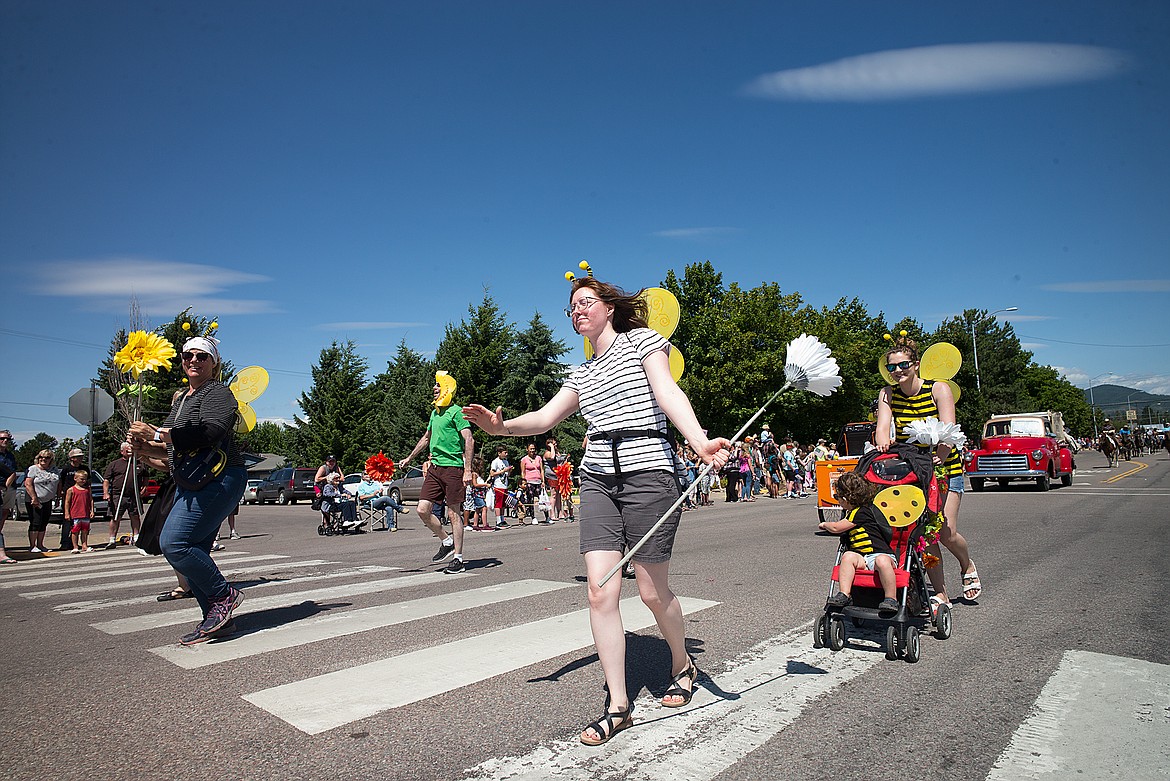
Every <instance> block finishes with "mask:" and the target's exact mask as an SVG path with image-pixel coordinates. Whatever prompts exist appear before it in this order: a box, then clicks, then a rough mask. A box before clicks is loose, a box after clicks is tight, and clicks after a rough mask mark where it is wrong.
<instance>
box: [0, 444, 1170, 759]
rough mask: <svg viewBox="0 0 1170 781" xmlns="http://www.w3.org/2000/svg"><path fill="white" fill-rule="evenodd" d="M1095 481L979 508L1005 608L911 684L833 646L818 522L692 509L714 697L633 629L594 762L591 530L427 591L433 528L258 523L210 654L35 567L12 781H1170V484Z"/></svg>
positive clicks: (185, 618)
mask: <svg viewBox="0 0 1170 781" xmlns="http://www.w3.org/2000/svg"><path fill="white" fill-rule="evenodd" d="M1079 462H1080V463H1079V465H1080V467H1081V470H1080V472H1079V473H1078V474H1077V476H1076V479H1075V482H1074V485H1073V486H1072V487H1069V488H1059V489H1054V490H1052V491H1050V492H1048V493H1039V492H1037V491H1035V490H1034V489H1032V488H1031V487H1030V486H1025V485H1019V486H1011V487H1009V488H1007V489H1004V490H1000V489H997V488H995V487H990V488H989V489H988V490H987V491H986V492H984V493H981V494H971V493H968V494H967V495H966V497H965V498H964V500H963V505H962V511H961V514H960V518H959V527H960V529H961V531H962V532H963V533H964V534H966V535H967V537H968V540H969V541H970V543H971V548H972V553H973V556H974V558H975V561H976V562H977V563H978V566H979V571H980V574H981V575H982V578H983V582H984V586H985V588H986V593H985V594H984V595H983V597H981V598H980V599H979V601H978V604H973V603H962V602H958V603H957V604H956V607H955V610H954V634H953V636H952V637H951V638H950V639H949V640H945V641H944V640H939V639H936V638H934V637H931V636H925V637H923V639H922V659H921V661H920V662H918V663H917V664H908V663H907V662H905V661H901V660H899V661H887V660H886V659H885V657H884V654H883V651H882V649H881V647H880V645H879V643H880V641H881V640H882V639H883V638H884V634H880V633H879V632H877V631H874V630H872V629H870V628H868V627H861V628H854V627H852V626H850V627H848V629H849V636H850V641H849V645H848V646H847V647H846V648H845V649H844V650H842V651H840V652H837V653H833V652H831V651H829V650H828V649H820V650H815V649H813V648H812V643H811V622H812V620H813V619H814V618H815V617H816V616H817V615H818V614H819V613H820V611H821V609H822V605H823V603H824V597H825V593H826V589H827V586H828V576H829V571H830V569H831V566H832V559H833V554H834V551H835V545H836V542H835V540H834V539H832V538H827V537H821V536H817V535H815V534H814V533H813V532H814V531H815V522H816V509H815V501H814V500H812V499H806V500H797V501H786V500H769V499H766V498H760V499H759V500H758V501H756V502H754V503H750V504H730V505H725V504H723V503H722V502H719V503H718V504H717V505H716V506H714V507H709V508H704V509H701V510H698V511H694V512H690V513H687V514H686V515H685V516H684V521H683V528H682V530H681V532H680V535H679V541H678V544H677V545H676V548H675V556H674V561H673V566H672V569H673V571H672V584H673V586H674V588H675V590H676V591H677V593H678V594H679V596H680V597H682V598H684V599H686V600H693V601H691V602H688V604H689V605H691V609H690V610H689V614H688V615H689V617H688V624H687V635H688V643H689V645H690V647H691V650H692V653H693V655H694V658H695V660H696V663H697V664H698V666H699V667H700V669H701V670H702V671H703V673H704V675H703V676H702V678H701V686H700V691H699V692H698V693H697V694H696V697H695V700H694V702H693V703H692V704H691V706H690V707H689V708H686V709H682V710H680V711H675V710H667V709H664V708H661V707H659V706H657V705H656V704H655V703H656V696H661V692H662V691H663V690H664V689H665V688H666V685H667V678H668V674H669V673H668V670H667V667H668V665H669V656H668V654H667V652H666V647H665V644H664V643H663V642H662V641H661V640H660V639H659V638H658V636H657V633H656V630H655V629H654V628H653V627H651V628H647V629H639V630H638V631H636V632H632V633H630V634H629V656H630V664H629V668H628V676H629V679H630V684H631V687H632V690H635V691H638V692H639V697H640V699H639V700H638V703H637V710H636V711H635V719H636V722H637V724H636V726H635V728H634V729H631V730H628V731H626V732H624V733H622V734H620V735H619V736H617V737H616V738H615V739H614V740H613V741H611V742H610V743H609V744H607V745H606V746H604V747H602V748H600V749H597V748H593V749H590V748H586V747H584V746H581V745H580V744H579V743H577V741H576V735H577V734H578V733H579V732H580V730H581V729H582V728H583V727H584V726H585V725H586V724H587V723H588V722H590V721H592V720H593V719H594V718H596V717H597V716H598V715H599V713H600V712H601V711H600V709H601V707H602V700H603V694H602V692H601V672H600V668H599V665H598V664H597V659H596V656H595V654H594V651H593V649H592V647H591V646H590V645H589V643H588V640H587V639H586V640H585V641H579V638H580V636H581V632H582V631H584V632H585V633H586V637H587V625H585V624H584V623H583V620H582V618H581V616H580V615H579V612H580V611H583V610H584V609H585V608H586V598H585V590H584V586H583V583H582V577H581V574H582V572H583V567H582V563H581V557H580V555H579V553H578V552H577V551H578V548H577V527H576V526H575V525H574V524H566V523H560V524H556V525H553V526H548V527H546V526H541V527H524V528H513V529H509V530H506V531H501V532H495V533H468V535H467V543H466V553H467V556H468V570H467V572H466V573H464V574H462V575H452V576H441V575H439V576H432V575H429V574H428V573H433V572H434V571H435V570H436V569H438V568H436V567H434V566H432V565H431V564H430V557H431V554H432V553H433V552H434V549H435V541H434V539H433V538H431V537H430V535H429V534H428V533H427V532H426V531H425V530H424V529H423V528H422V525H421V523H420V522H419V521H418V519H417V517H416V516H415V515H414V514H411V515H409V516H405V517H404V518H403V519H402V520H401V523H400V526H401V531H399V532H397V533H393V534H392V533H389V532H374V533H370V534H365V535H357V536H346V537H330V538H324V537H319V536H318V535H317V533H316V524H317V520H316V513H313V512H312V511H311V510H310V509H309V508H308V507H307V506H306V505H304V504H300V505H296V506H289V507H275V506H263V507H246V508H244V509H243V510H242V512H241V514H240V517H239V529H240V531H241V533H242V534H243V535H244V539H242V540H239V541H230V542H228V543H227V545H228V550H227V551H226V552H225V553H224V554H217V555H218V556H219V561H220V562H221V566H222V568H223V569H224V571H225V573H227V574H228V575H229V577H230V578H232V579H233V580H235V581H237V582H242V583H243V584H244V585H245V593H246V595H247V599H246V600H245V602H244V604H243V607H242V608H241V610H240V613H239V614H238V618H237V624H238V625H239V627H240V632H239V633H238V634H237V635H236V637H235V638H233V639H231V640H228V641H225V642H220V643H212V644H206V645H202V646H198V647H197V648H195V649H179V648H177V647H176V645H175V641H176V640H177V638H178V637H179V636H180V635H181V634H183V633H184V632H186V631H187V630H188V628H189V625H190V624H191V623H193V622H194V621H195V620H197V618H198V616H197V615H195V614H190V611H192V610H194V609H195V608H194V607H193V605H192V602H191V601H183V602H170V603H163V604H160V603H157V602H155V601H154V599H153V595H154V594H156V593H158V592H161V591H164V590H165V589H167V588H169V583H168V581H167V578H168V575H167V571H166V567H165V562H163V561H162V560H161V559H147V558H143V557H140V556H138V555H135V554H134V553H132V552H129V551H116V552H109V553H106V552H97V553H92V554H87V555H83V556H69V555H61V556H54V557H52V558H51V559H47V558H46V559H41V560H38V561H33V560H26V561H22V562H21V563H20V564H19V565H15V566H9V567H5V568H3V570H2V571H0V621H2V623H0V627H2V630H0V648H2V653H0V659H2V660H3V661H2V668H0V669H2V670H3V682H2V684H0V695H2V696H0V725H2V726H0V731H2V732H3V740H2V741H0V746H2V747H3V749H2V754H3V759H4V761H3V766H4V767H5V768H6V769H7V772H8V776H9V777H10V778H13V779H45V778H54V779H86V780H87V781H93V780H94V779H172V778H189V777H196V778H213V779H228V778H232V779H236V778H240V779H280V781H287V780H288V779H329V780H330V781H336V780H338V779H351V778H352V779H359V778H361V779H366V778H375V779H380V780H384V781H389V780H390V779H432V778H433V779H458V778H533V779H541V778H596V779H602V778H631V779H632V778H645V779H661V778H669V779H672V780H673V781H680V780H681V779H715V778H717V779H720V781H731V780H733V779H736V780H738V779H745V780H746V779H753V780H754V779H772V778H785V779H806V778H807V779H824V778H829V777H837V776H840V775H841V774H842V773H843V772H849V773H851V774H854V775H858V774H859V775H863V776H865V777H870V778H875V779H885V778H890V779H906V778H944V777H945V778H947V779H956V780H958V779H985V778H1020V777H1035V778H1065V777H1070V776H1071V775H1072V774H1077V775H1078V777H1080V778H1101V777H1125V778H1166V777H1167V776H1168V775H1170V693H1168V691H1167V689H1166V686H1167V683H1166V682H1167V681H1170V676H1168V675H1167V674H1166V673H1167V672H1168V671H1170V667H1164V665H1170V651H1168V644H1167V640H1168V639H1170V621H1168V619H1167V611H1166V610H1165V607H1164V605H1165V595H1166V594H1167V591H1168V587H1170V566H1168V563H1167V561H1168V560H1167V549H1166V545H1165V543H1164V538H1165V535H1166V532H1167V523H1168V518H1167V513H1166V511H1165V509H1164V508H1165V506H1166V503H1167V500H1168V499H1170V480H1168V479H1167V472H1168V471H1170V462H1168V459H1167V456H1166V454H1165V453H1159V454H1157V455H1154V456H1150V457H1143V458H1140V459H1137V460H1135V461H1133V462H1130V463H1123V464H1122V465H1120V466H1119V467H1117V468H1115V469H1112V470H1109V469H1105V468H1104V467H1105V460H1104V458H1102V457H1100V456H1098V455H1097V454H1095V453H1091V452H1090V453H1084V454H1082V455H1081V457H1080V459H1079ZM1123 475H1124V476H1123ZM23 528H24V527H23V526H22V525H21V524H14V523H11V522H10V523H9V525H8V526H7V527H6V528H5V532H6V537H7V539H8V540H9V542H10V543H15V542H17V541H19V540H20V539H21V537H22V533H23ZM97 537H99V535H97V534H96V533H95V538H97ZM9 551H10V552H13V553H14V554H15V555H17V557H18V558H24V559H31V558H36V557H29V556H27V555H25V556H21V549H20V548H16V550H15V551H14V550H13V548H12V547H10V548H9ZM266 556H271V557H282V558H262V557H266ZM945 565H946V567H947V577H948V584H949V586H950V590H951V592H952V593H953V594H958V593H959V592H960V590H959V583H958V580H959V578H958V573H957V569H956V567H955V564H954V560H953V559H951V558H949V556H948V557H947V558H946V561H945ZM379 568H384V569H379ZM392 568H393V569H392ZM623 588H624V590H625V593H624V595H623V596H624V597H628V598H632V601H633V602H635V603H636V602H637V600H636V586H635V584H634V583H633V582H631V581H627V582H626V583H625V585H624V587H623ZM306 592H310V593H306ZM176 610H185V611H187V613H179V614H174V613H173V611H176ZM173 615H177V616H178V617H177V618H172V617H171V616H173ZM631 616H632V617H631V619H630V620H631V621H636V612H632V613H631ZM575 638H576V639H575ZM187 652H191V653H187ZM1078 714H1079V715H1078ZM1137 738H1140V739H1137ZM1127 741H1129V742H1128V743H1127ZM1131 743H1132V745H1131ZM846 769H849V770H846ZM1113 773H1116V775H1115V776H1114V775H1111V774H1113Z"/></svg>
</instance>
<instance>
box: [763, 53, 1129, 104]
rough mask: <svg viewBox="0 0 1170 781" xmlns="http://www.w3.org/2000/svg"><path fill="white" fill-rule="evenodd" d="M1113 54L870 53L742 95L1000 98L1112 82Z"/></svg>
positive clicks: (1121, 59)
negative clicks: (984, 95)
mask: <svg viewBox="0 0 1170 781" xmlns="http://www.w3.org/2000/svg"><path fill="white" fill-rule="evenodd" d="M1130 67H1131V61H1130V58H1129V56H1128V55H1126V54H1125V53H1124V52H1120V51H1117V50H1114V49H1105V48H1101V47H1098V46H1082V45H1078V44H1066V43H1011V42H995V43H966V44H943V45H939V46H922V47H918V48H914V49H897V50H892V51H884V52H874V53H872V54H863V55H860V56H857V57H846V58H845V59H841V60H835V61H833V62H826V63H822V64H820V65H813V66H810V67H806V68H793V69H791V70H782V71H777V72H776V73H765V74H763V75H761V76H759V77H757V78H755V79H753V80H752V81H750V82H748V84H746V85H745V86H744V87H743V89H742V92H743V94H745V95H748V96H750V97H757V98H770V99H773V100H801V101H825V102H835V101H844V102H878V101H889V100H910V99H914V98H933V97H946V96H950V95H966V94H975V93H988V92H1005V91H1009V90H1021V89H1029V88H1035V87H1051V86H1057V85H1061V84H1074V83H1077V82H1083V81H1093V80H1097V79H1105V78H1109V77H1112V76H1116V75H1118V74H1120V73H1123V72H1124V71H1126V70H1128V69H1129V68H1130Z"/></svg>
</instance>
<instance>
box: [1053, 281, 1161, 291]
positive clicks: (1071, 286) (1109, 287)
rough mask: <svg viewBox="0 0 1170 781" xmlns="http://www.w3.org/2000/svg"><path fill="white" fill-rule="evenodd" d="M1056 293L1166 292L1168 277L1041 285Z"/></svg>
mask: <svg viewBox="0 0 1170 781" xmlns="http://www.w3.org/2000/svg"><path fill="white" fill-rule="evenodd" d="M1040 287H1041V289H1043V290H1052V291H1055V292H1057V293H1167V292H1170V279H1101V280H1097V281H1095V282H1053V283H1051V284H1048V285H1041V286H1040Z"/></svg>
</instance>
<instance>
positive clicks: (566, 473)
mask: <svg viewBox="0 0 1170 781" xmlns="http://www.w3.org/2000/svg"><path fill="white" fill-rule="evenodd" d="M553 474H555V475H556V476H557V492H558V493H560V495H561V497H562V498H564V499H568V498H569V497H570V496H572V495H573V465H572V464H570V463H569V462H568V461H566V462H565V463H563V464H559V465H557V466H556V467H554V468H553Z"/></svg>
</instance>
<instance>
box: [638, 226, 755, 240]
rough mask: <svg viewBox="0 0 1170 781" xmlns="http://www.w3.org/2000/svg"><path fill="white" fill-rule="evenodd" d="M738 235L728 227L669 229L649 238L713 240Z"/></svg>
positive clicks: (735, 230)
mask: <svg viewBox="0 0 1170 781" xmlns="http://www.w3.org/2000/svg"><path fill="white" fill-rule="evenodd" d="M736 233H739V228H728V227H717V226H712V227H706V228H670V229H668V230H661V231H654V232H653V233H651V234H650V235H651V236H657V237H659V238H662V239H690V240H695V239H714V238H719V237H721V236H731V235H734V234H736Z"/></svg>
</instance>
